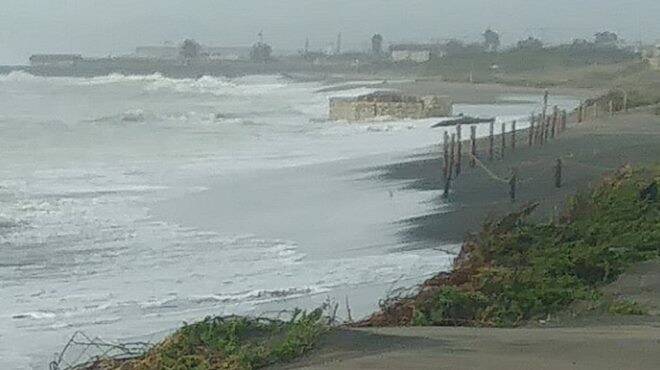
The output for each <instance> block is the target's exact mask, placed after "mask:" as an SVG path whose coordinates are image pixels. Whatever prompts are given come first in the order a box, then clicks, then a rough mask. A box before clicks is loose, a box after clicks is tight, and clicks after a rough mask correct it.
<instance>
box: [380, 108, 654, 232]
mask: <svg viewBox="0 0 660 370" xmlns="http://www.w3.org/2000/svg"><path fill="white" fill-rule="evenodd" d="M464 131H466V130H464ZM527 135H528V134H527V132H520V133H519V134H518V135H517V139H516V141H517V146H516V150H515V152H513V151H512V150H511V147H510V137H507V145H508V147H507V148H506V149H505V152H504V158H503V159H502V155H501V151H500V148H499V143H500V139H499V137H496V139H495V143H496V149H495V158H496V159H494V160H493V161H488V160H487V143H486V142H485V141H481V142H480V143H479V145H478V149H477V150H478V157H479V158H480V159H481V160H482V163H483V164H484V166H485V167H487V168H488V169H489V170H490V171H491V172H492V173H494V174H495V175H497V177H499V178H501V179H506V178H508V177H509V175H510V173H511V168H513V167H516V168H517V169H518V174H519V178H520V184H519V185H518V189H517V192H518V194H517V199H516V202H515V203H512V202H511V200H510V198H509V185H508V184H507V183H503V182H502V181H498V180H496V179H494V178H493V177H492V176H490V175H489V174H488V173H487V172H486V171H485V170H483V169H482V168H480V167H477V168H474V169H473V168H470V167H469V165H468V159H467V158H464V161H463V171H462V173H461V175H460V176H458V178H457V179H456V180H455V181H454V182H453V184H452V189H451V193H450V197H449V199H448V200H447V202H449V204H450V205H451V207H452V208H453V209H454V211H453V212H448V213H447V212H438V213H436V214H432V215H429V216H424V217H421V218H415V219H410V220H407V221H404V223H405V224H406V226H407V227H406V228H404V231H402V233H403V234H404V235H405V236H406V237H407V238H408V239H409V240H410V241H412V242H414V241H428V240H432V241H437V242H441V241H449V242H453V243H456V242H461V241H462V240H463V238H464V236H465V235H466V234H467V233H469V232H475V231H477V230H478V229H479V226H480V225H481V223H482V222H483V220H484V218H485V217H489V216H493V217H496V216H498V215H502V214H504V213H506V212H510V211H514V210H517V209H519V208H520V207H522V206H523V205H525V204H527V203H530V202H539V203H540V207H539V209H538V210H537V211H536V212H535V214H534V217H536V218H538V219H550V218H552V217H557V216H558V214H559V210H560V209H561V208H562V205H563V204H564V202H565V201H566V200H567V198H568V197H569V196H571V195H573V194H575V193H576V192H577V191H579V190H582V189H586V188H587V187H588V186H589V185H590V184H592V183H594V182H596V181H598V180H599V179H600V178H601V176H602V175H603V174H605V173H607V172H611V171H612V170H613V169H616V168H618V167H620V166H622V165H625V164H627V163H631V164H651V163H657V162H658V161H660V116H656V115H653V114H652V113H651V109H644V110H639V111H634V112H630V113H628V114H625V115H624V114H619V115H616V116H615V117H612V118H610V117H606V118H602V119H599V120H597V121H594V122H585V123H582V124H576V123H572V124H570V127H569V128H568V130H567V131H565V132H563V133H561V134H560V135H559V136H558V137H557V138H556V139H554V140H552V139H550V140H549V141H548V143H546V144H545V145H543V146H538V145H535V146H533V147H531V148H530V147H529V146H528V144H527V138H528V136H527ZM466 146H467V145H464V148H465V150H467V148H466ZM440 150H441V148H440V147H438V148H437V151H440ZM440 155H441V153H429V155H428V156H427V157H426V158H413V159H411V160H410V161H409V162H405V163H400V164H395V165H392V166H389V167H386V168H384V169H383V170H385V171H384V174H383V175H382V176H384V177H385V178H387V179H396V180H412V181H414V182H413V184H412V185H411V186H412V187H413V188H415V189H420V190H428V189H442V188H443V179H442V178H443V177H442V159H441V157H440ZM557 158H561V159H562V161H563V179H564V181H563V184H562V187H561V188H560V189H557V188H555V185H554V166H555V163H556V159H557ZM444 202H445V200H443V199H438V204H439V205H440V204H442V203H444Z"/></svg>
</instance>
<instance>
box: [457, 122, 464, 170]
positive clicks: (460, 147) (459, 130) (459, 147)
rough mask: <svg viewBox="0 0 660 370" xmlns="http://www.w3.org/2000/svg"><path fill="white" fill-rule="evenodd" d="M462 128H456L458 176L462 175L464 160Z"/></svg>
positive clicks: (458, 126) (459, 126)
mask: <svg viewBox="0 0 660 370" xmlns="http://www.w3.org/2000/svg"><path fill="white" fill-rule="evenodd" d="M462 136H463V135H462V127H461V125H460V124H459V125H457V126H456V176H458V175H460V174H461V164H462V163H461V162H462V159H463V139H462Z"/></svg>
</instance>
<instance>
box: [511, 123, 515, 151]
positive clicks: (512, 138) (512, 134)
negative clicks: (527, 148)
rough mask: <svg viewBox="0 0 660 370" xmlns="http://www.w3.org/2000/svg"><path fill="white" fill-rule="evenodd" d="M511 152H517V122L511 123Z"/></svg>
mask: <svg viewBox="0 0 660 370" xmlns="http://www.w3.org/2000/svg"><path fill="white" fill-rule="evenodd" d="M511 151H512V152H515V151H516V121H513V122H512V123H511Z"/></svg>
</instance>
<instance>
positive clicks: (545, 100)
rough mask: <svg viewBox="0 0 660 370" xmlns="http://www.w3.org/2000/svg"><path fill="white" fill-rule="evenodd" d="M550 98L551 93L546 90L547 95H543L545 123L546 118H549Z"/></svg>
mask: <svg viewBox="0 0 660 370" xmlns="http://www.w3.org/2000/svg"><path fill="white" fill-rule="evenodd" d="M549 96H550V93H549V92H548V90H545V93H544V94H543V115H542V117H543V120H544V121H545V118H546V117H547V116H548V97H549Z"/></svg>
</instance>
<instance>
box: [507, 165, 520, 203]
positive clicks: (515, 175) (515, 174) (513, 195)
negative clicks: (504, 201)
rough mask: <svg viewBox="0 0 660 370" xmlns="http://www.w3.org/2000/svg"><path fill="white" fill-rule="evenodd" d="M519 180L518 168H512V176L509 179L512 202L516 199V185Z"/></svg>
mask: <svg viewBox="0 0 660 370" xmlns="http://www.w3.org/2000/svg"><path fill="white" fill-rule="evenodd" d="M517 182H518V169H517V168H515V167H514V168H512V169H511V178H510V179H509V197H511V202H515V201H516V185H517Z"/></svg>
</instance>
